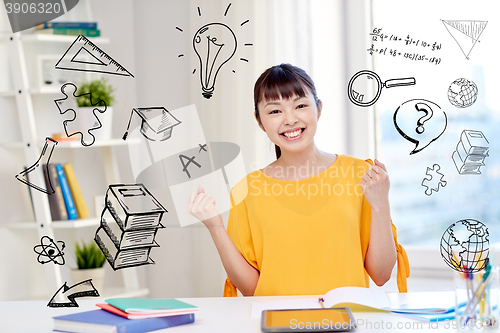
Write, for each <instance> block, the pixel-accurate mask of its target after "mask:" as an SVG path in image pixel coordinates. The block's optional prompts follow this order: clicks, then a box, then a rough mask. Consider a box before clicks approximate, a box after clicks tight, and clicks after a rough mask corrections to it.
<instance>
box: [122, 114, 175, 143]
mask: <svg viewBox="0 0 500 333" xmlns="http://www.w3.org/2000/svg"><path fill="white" fill-rule="evenodd" d="M134 112H135V113H136V114H138V115H139V117H140V118H141V119H142V124H141V133H142V135H144V137H145V138H146V139H148V140H151V141H165V140H168V139H169V138H170V137H171V136H172V129H173V128H174V126H177V125H179V124H180V123H182V122H181V121H180V120H178V119H177V118H175V117H174V116H173V115H172V114H171V113H170V112H168V110H167V109H165V108H164V107H161V106H159V107H150V108H135V109H132V112H131V113H130V119H129V121H128V125H127V131H126V132H125V134H124V135H123V140H127V136H128V130H129V127H130V122H131V121H132V116H133V115H134Z"/></svg>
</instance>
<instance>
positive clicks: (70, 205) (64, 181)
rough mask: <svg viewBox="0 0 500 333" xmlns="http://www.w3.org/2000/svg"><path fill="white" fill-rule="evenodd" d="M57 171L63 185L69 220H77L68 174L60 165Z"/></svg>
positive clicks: (57, 165)
mask: <svg viewBox="0 0 500 333" xmlns="http://www.w3.org/2000/svg"><path fill="white" fill-rule="evenodd" d="M56 171H57V177H58V178H59V183H60V184H61V190H62V195H63V198H64V204H65V205H66V211H67V212H68V220H74V219H77V218H78V213H77V212H76V206H75V202H74V201H73V196H72V195H71V190H70V189H69V185H68V179H66V174H65V173H64V169H63V167H62V165H61V164H60V163H58V164H56Z"/></svg>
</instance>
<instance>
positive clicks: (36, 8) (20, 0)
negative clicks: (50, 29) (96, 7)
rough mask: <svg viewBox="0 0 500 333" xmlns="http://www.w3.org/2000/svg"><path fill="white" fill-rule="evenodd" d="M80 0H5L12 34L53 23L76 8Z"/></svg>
mask: <svg viewBox="0 0 500 333" xmlns="http://www.w3.org/2000/svg"><path fill="white" fill-rule="evenodd" d="M78 1H79V0H42V1H37V2H26V1H25V0H4V3H5V10H6V12H7V16H8V17H9V22H10V27H11V28H12V32H19V31H23V30H26V29H29V28H34V27H35V26H37V25H39V24H42V23H45V22H48V21H51V20H53V19H55V18H58V17H59V16H62V15H64V14H66V13H67V12H69V11H70V10H71V9H73V8H75V7H76V5H77V4H78Z"/></svg>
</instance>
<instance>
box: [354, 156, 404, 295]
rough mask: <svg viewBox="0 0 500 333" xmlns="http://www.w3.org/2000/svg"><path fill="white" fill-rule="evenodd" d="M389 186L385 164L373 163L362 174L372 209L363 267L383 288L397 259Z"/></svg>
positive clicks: (362, 184)
mask: <svg viewBox="0 0 500 333" xmlns="http://www.w3.org/2000/svg"><path fill="white" fill-rule="evenodd" d="M389 186H390V183H389V176H388V175H387V170H386V168H385V165H384V164H382V163H380V162H379V161H378V160H375V164H374V165H373V166H370V168H369V169H368V170H367V171H366V173H365V174H364V175H363V178H362V179H361V187H362V188H363V193H364V194H365V198H366V200H367V201H368V203H369V204H370V206H371V225H370V240H369V243H368V250H367V251H366V256H365V268H366V271H367V272H368V274H369V275H370V277H371V278H372V280H373V282H375V284H376V285H377V286H382V285H384V284H385V283H386V282H387V281H388V280H389V279H390V277H391V272H392V268H393V267H394V264H395V263H396V258H397V254H396V246H395V245H394V238H393V235H392V229H391V214H390V209H389Z"/></svg>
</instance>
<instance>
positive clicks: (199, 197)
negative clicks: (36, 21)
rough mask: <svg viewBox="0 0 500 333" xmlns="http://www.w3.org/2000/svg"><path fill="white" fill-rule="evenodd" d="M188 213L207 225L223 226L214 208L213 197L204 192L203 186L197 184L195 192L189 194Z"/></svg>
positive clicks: (208, 226)
mask: <svg viewBox="0 0 500 333" xmlns="http://www.w3.org/2000/svg"><path fill="white" fill-rule="evenodd" d="M187 211H188V213H189V214H191V215H193V216H194V217H196V218H197V219H198V220H200V221H201V222H203V224H204V225H205V226H206V227H207V228H210V227H220V226H222V227H224V222H223V220H222V216H220V214H219V213H218V212H217V210H216V209H215V198H214V197H212V196H210V195H207V194H205V189H204V188H203V186H201V185H199V186H198V192H197V193H194V192H193V193H191V195H190V196H189V203H188V209H187Z"/></svg>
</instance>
